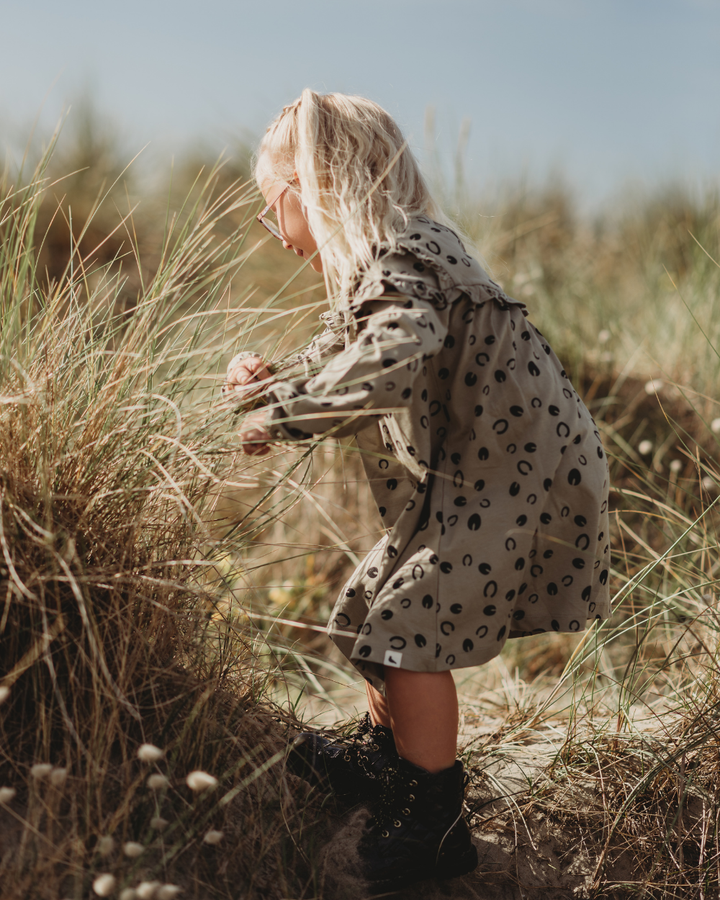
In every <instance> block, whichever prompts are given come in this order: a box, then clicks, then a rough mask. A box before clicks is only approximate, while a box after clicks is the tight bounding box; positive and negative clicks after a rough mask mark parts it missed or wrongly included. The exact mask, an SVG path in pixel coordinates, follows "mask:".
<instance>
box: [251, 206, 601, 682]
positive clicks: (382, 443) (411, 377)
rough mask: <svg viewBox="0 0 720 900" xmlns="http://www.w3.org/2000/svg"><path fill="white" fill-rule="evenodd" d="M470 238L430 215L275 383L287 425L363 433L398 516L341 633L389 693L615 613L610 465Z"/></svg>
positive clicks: (571, 394)
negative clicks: (389, 682)
mask: <svg viewBox="0 0 720 900" xmlns="http://www.w3.org/2000/svg"><path fill="white" fill-rule="evenodd" d="M526 314H527V313H526V308H525V305H524V304H523V303H521V302H519V301H517V300H513V299H511V298H509V297H507V296H506V295H505V294H504V293H503V291H502V290H501V289H500V287H499V286H498V285H497V284H495V283H494V282H493V281H491V280H490V278H489V277H488V275H487V274H486V273H485V271H484V270H483V269H482V267H481V266H480V265H479V264H478V262H477V261H476V260H474V259H473V258H471V257H470V256H469V255H468V254H467V253H466V251H465V248H464V247H463V245H462V243H461V241H460V240H459V238H458V237H457V235H456V234H455V233H454V232H453V231H452V230H450V229H449V228H446V227H445V226H443V225H439V224H437V223H435V222H433V221H431V220H430V219H429V218H427V217H424V216H420V217H415V218H412V219H411V220H410V223H409V226H408V228H407V229H406V230H405V231H404V232H403V233H402V234H401V235H400V236H399V239H398V248H397V249H396V250H394V251H392V252H389V251H386V252H381V253H380V255H379V258H378V259H377V260H376V261H375V262H374V263H373V265H372V266H371V267H370V268H369V269H368V271H366V272H365V273H364V276H363V278H362V279H361V281H360V283H359V284H358V287H357V290H356V291H355V293H354V294H353V297H352V299H351V300H350V301H349V302H348V303H347V304H346V305H345V306H344V307H343V308H342V309H341V310H340V311H339V312H338V313H336V314H335V315H332V314H331V315H329V316H327V317H326V319H327V325H328V327H327V330H326V332H325V334H323V335H321V337H320V338H319V339H318V340H317V341H316V342H315V343H314V344H313V345H312V346H311V349H310V350H309V352H308V353H306V354H305V355H304V357H303V360H304V362H305V363H306V364H307V366H308V367H310V366H315V369H314V374H313V370H311V369H310V368H308V370H307V372H306V374H305V375H304V376H303V377H301V378H296V379H293V380H290V381H276V382H275V383H274V384H272V385H271V393H270V400H271V403H270V405H269V407H268V416H267V425H268V428H269V430H270V433H271V434H272V435H273V437H274V438H279V439H284V440H306V439H308V438H310V437H312V436H315V435H320V434H326V433H329V434H334V435H337V436H344V435H347V434H354V435H355V436H356V441H357V444H358V446H359V448H360V450H361V452H362V454H363V461H364V466H365V469H366V472H367V475H368V478H369V482H370V486H371V489H372V491H373V494H374V496H375V499H376V501H377V504H378V508H379V510H380V515H381V516H382V518H383V523H384V524H385V526H386V528H387V532H386V534H385V535H384V536H383V537H382V539H381V540H380V541H379V542H378V543H377V544H376V545H375V547H374V548H373V549H372V550H371V551H370V552H369V553H368V555H367V556H366V557H365V559H364V560H363V562H362V563H361V565H360V566H358V568H357V569H356V571H355V572H354V573H353V575H352V577H351V578H350V580H349V581H348V583H347V584H346V585H345V587H344V588H343V590H342V593H341V595H340V597H339V599H338V601H337V603H336V605H335V609H334V611H333V614H332V617H331V621H330V623H329V626H328V628H329V633H330V635H331V637H332V639H333V640H334V641H335V643H336V644H337V645H338V646H339V647H340V649H341V650H342V652H343V653H344V654H345V655H346V656H347V657H348V659H350V660H351V661H352V662H353V664H354V665H355V666H356V667H357V668H358V670H359V671H360V672H361V674H362V675H363V677H364V678H366V679H367V680H368V681H369V682H370V683H371V684H373V685H374V686H375V687H376V688H378V689H380V690H382V689H383V673H384V667H385V666H395V667H400V668H404V669H410V670H413V671H423V672H440V671H445V670H448V669H455V668H460V667H464V666H475V665H478V664H480V663H483V662H486V661H487V660H489V659H492V658H493V657H494V656H496V655H497V654H498V653H499V652H500V651H501V649H502V647H503V645H504V643H505V641H506V640H507V638H509V637H523V636H526V635H531V634H537V633H539V632H543V631H559V632H577V631H581V630H582V629H584V628H585V627H586V625H587V624H588V622H589V621H593V620H595V619H603V618H605V617H606V616H607V615H608V613H609V608H610V603H609V585H608V574H609V567H610V557H609V534H608V468H607V460H606V458H605V454H604V451H603V448H602V444H601V441H600V436H599V434H598V430H597V427H596V425H595V423H594V421H593V419H592V417H591V416H590V413H589V412H588V410H587V409H586V407H585V405H584V404H583V403H582V401H581V399H580V397H579V396H578V395H577V393H576V392H575V390H574V389H573V387H572V385H571V384H570V382H569V380H568V377H567V375H566V374H565V371H564V370H563V368H562V366H561V364H560V362H559V361H558V359H557V357H556V356H555V354H554V353H553V351H552V350H551V348H550V347H549V345H548V344H547V342H546V341H545V339H544V338H543V336H542V335H541V334H540V332H539V331H538V330H537V329H536V328H535V327H534V326H533V325H532V324H530V323H529V321H528V320H527V319H526Z"/></svg>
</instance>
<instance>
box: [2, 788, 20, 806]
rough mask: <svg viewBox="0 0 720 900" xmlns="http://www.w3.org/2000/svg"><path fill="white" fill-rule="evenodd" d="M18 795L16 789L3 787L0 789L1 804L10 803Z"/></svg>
mask: <svg viewBox="0 0 720 900" xmlns="http://www.w3.org/2000/svg"><path fill="white" fill-rule="evenodd" d="M15 794H17V791H16V790H15V788H11V787H1V788H0V803H9V802H10V801H11V800H12V798H13V797H14V796H15Z"/></svg>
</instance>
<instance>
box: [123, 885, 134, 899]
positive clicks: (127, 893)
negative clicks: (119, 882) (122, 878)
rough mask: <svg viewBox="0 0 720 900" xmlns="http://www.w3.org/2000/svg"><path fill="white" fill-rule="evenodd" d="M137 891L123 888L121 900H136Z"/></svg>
mask: <svg viewBox="0 0 720 900" xmlns="http://www.w3.org/2000/svg"><path fill="white" fill-rule="evenodd" d="M136 898H137V891H136V890H135V888H123V890H121V891H120V900H136Z"/></svg>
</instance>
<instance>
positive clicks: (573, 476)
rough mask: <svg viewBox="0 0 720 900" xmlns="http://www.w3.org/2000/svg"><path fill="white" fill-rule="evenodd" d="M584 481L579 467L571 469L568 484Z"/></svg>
mask: <svg viewBox="0 0 720 900" xmlns="http://www.w3.org/2000/svg"><path fill="white" fill-rule="evenodd" d="M581 481H582V476H581V475H580V472H579V471H578V470H577V469H570V471H569V472H568V484H572V485H573V486H575V485H578V484H580V482H581Z"/></svg>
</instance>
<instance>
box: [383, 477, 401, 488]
mask: <svg viewBox="0 0 720 900" xmlns="http://www.w3.org/2000/svg"><path fill="white" fill-rule="evenodd" d="M385 486H386V487H387V489H388V490H389V491H394V490H395V488H396V487H397V486H398V483H397V478H388V480H387V481H386V482H385Z"/></svg>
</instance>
